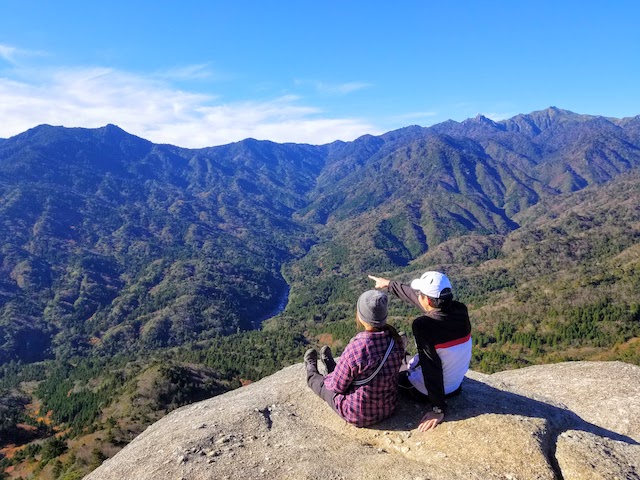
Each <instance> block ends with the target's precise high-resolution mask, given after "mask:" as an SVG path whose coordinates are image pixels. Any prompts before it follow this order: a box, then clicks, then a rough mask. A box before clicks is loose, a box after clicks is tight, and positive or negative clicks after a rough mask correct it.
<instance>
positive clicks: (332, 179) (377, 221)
mask: <svg viewBox="0 0 640 480" xmlns="http://www.w3.org/2000/svg"><path fill="white" fill-rule="evenodd" d="M638 165H640V117H635V118H630V119H622V120H618V119H607V118H603V117H596V116H587V115H578V114H574V113H571V112H568V111H565V110H560V109H557V108H554V107H552V108H549V109H547V110H544V111H540V112H534V113H532V114H529V115H518V116H516V117H514V118H512V119H509V120H506V121H502V122H494V121H492V120H489V119H487V118H486V117H483V116H478V117H476V118H474V119H469V120H466V121H464V122H461V123H457V122H453V121H449V122H445V123H443V124H439V125H436V126H434V127H430V128H420V127H408V128H405V129H401V130H398V131H394V132H390V133H388V134H385V135H382V136H379V137H373V136H364V137H361V138H359V139H357V140H355V141H353V142H334V143H332V144H328V145H322V146H311V145H296V144H276V143H272V142H267V141H255V140H245V141H242V142H238V143H234V144H230V145H226V146H221V147H212V148H205V149H198V150H188V149H182V148H178V147H174V146H170V145H155V144H152V143H150V142H148V141H146V140H143V139H140V138H138V137H135V136H132V135H129V134H127V133H126V132H124V131H122V130H121V129H119V128H118V127H116V126H113V125H108V126H106V127H103V128H100V129H95V130H88V129H66V128H62V127H50V126H40V127H36V128H34V129H32V130H29V131H27V132H25V133H23V134H21V135H18V136H15V137H12V138H10V139H6V140H5V141H3V142H2V144H0V199H1V201H0V205H1V206H0V219H1V221H2V225H3V227H2V229H1V230H0V236H1V237H2V238H0V242H1V244H2V250H1V255H2V257H1V263H0V265H1V273H2V276H1V277H0V282H1V283H0V292H1V295H2V296H1V297H0V299H1V300H0V308H1V310H0V326H1V327H0V328H2V333H3V334H2V335H0V339H2V340H0V342H2V343H0V361H3V362H6V361H9V360H12V359H13V360H22V361H27V362H29V361H35V360H41V359H44V358H50V357H52V356H57V357H60V356H61V355H62V356H73V355H76V354H80V355H83V354H85V353H86V352H87V351H91V350H95V349H98V350H101V351H103V352H105V353H107V352H109V353H113V352H115V351H122V350H127V349H136V348H139V347H140V346H143V347H145V348H164V347H167V346H173V345H179V344H182V343H185V342H188V341H194V340H201V339H205V338H211V337H212V336H215V335H217V334H221V333H222V334H228V333H231V332H235V331H237V330H239V329H240V330H242V329H247V328H251V327H252V326H255V325H257V324H259V322H260V320H261V319H262V318H263V317H264V316H265V312H269V311H272V310H273V309H274V308H276V307H277V305H278V303H279V302H280V301H281V299H282V297H283V295H284V294H285V293H286V291H287V286H286V284H285V282H284V279H283V277H282V275H281V271H282V267H283V265H284V264H290V262H292V261H293V260H295V259H299V258H300V257H303V256H304V255H305V254H307V253H308V252H309V249H310V247H311V246H312V245H315V248H314V249H312V252H311V254H310V255H307V258H305V259H303V260H302V263H301V265H302V266H303V267H305V266H306V265H307V264H309V263H312V264H313V268H314V269H318V268H319V269H320V270H321V271H322V272H324V271H326V270H330V271H331V272H333V273H336V271H337V273H338V274H341V273H343V272H344V273H345V274H347V275H349V274H352V273H363V272H366V271H368V270H371V269H375V270H381V269H382V270H389V269H393V268H395V267H402V266H406V265H407V264H408V263H409V262H411V261H412V260H414V259H415V258H417V257H419V256H420V255H422V254H424V253H425V252H427V251H428V250H429V249H433V248H434V247H436V246H437V245H438V244H440V243H442V242H444V241H446V240H448V239H451V238H454V237H459V236H463V235H468V234H475V235H489V234H501V235H504V234H507V233H509V232H511V231H514V230H516V229H517V228H518V227H519V225H520V223H519V220H518V214H520V213H521V212H523V211H525V210H526V209H527V208H529V207H531V206H533V205H536V204H538V203H539V202H540V201H541V200H542V199H546V198H551V197H554V196H557V195H560V194H566V193H570V192H574V191H577V190H580V189H582V188H584V187H586V186H588V185H598V184H602V183H605V182H607V181H609V180H611V179H612V178H614V177H616V176H617V175H619V174H620V173H622V172H625V171H628V170H631V169H634V168H636V167H637V166H638ZM345 249H346V250H347V251H346V252H345V251H344V250H345ZM318 256H322V257H323V260H322V261H318V260H317V258H316V257H318ZM344 256H346V257H348V260H347V261H342V260H341V259H342V257H344ZM295 268H296V267H295V263H294V267H292V269H293V270H295ZM303 270H304V271H303V273H302V274H300V275H298V274H295V273H292V274H291V276H292V279H291V281H292V282H293V283H294V284H295V282H296V281H298V282H305V281H311V282H312V283H313V282H314V281H319V279H323V278H324V276H323V275H322V274H321V275H315V274H312V273H311V272H309V271H308V269H303ZM310 273H311V275H309V274H310ZM298 277H301V278H298Z"/></svg>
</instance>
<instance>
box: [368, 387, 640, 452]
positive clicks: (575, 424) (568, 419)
mask: <svg viewBox="0 0 640 480" xmlns="http://www.w3.org/2000/svg"><path fill="white" fill-rule="evenodd" d="M550 401H551V400H549V402H550ZM447 403H448V405H449V408H448V414H447V417H446V420H445V421H446V422H457V421H462V420H466V419H469V418H473V417H477V416H480V415H485V414H497V415H519V416H523V417H531V418H540V419H544V420H546V421H547V422H548V425H549V435H550V440H552V442H551V445H555V443H556V442H555V441H556V440H557V437H558V436H559V435H560V434H561V433H562V432H565V431H567V430H579V431H584V432H589V433H593V434H595V435H598V436H601V437H603V438H609V439H611V440H616V441H619V442H624V443H627V444H629V445H640V444H639V443H638V442H637V441H636V440H634V439H633V438H631V437H628V436H626V435H621V434H619V433H616V432H614V431H611V430H608V429H606V428H603V427H600V426H598V425H595V424H593V423H589V422H587V421H586V420H584V419H583V418H581V417H579V416H578V415H576V414H575V413H573V412H572V411H571V410H568V409H567V408H563V407H562V406H558V405H554V404H553V403H547V402H546V401H545V400H544V399H542V397H541V399H540V400H536V399H533V398H530V397H526V396H524V395H518V394H516V393H512V392H508V391H505V390H501V389H499V388H495V387H492V386H491V385H488V384H486V383H483V382H480V381H478V380H473V379H471V378H468V377H467V378H465V379H464V382H463V384H462V393H461V394H460V395H458V396H457V397H454V398H451V399H449V400H448V401H447ZM425 411H426V409H425V405H424V404H420V403H417V402H415V401H412V400H409V399H407V398H404V397H402V396H401V397H400V401H399V403H398V408H397V410H396V412H395V414H394V415H393V416H392V417H390V418H388V419H386V420H384V421H382V422H380V423H377V424H375V425H372V426H371V427H369V428H371V429H376V430H392V431H393V430H395V431H409V430H412V429H415V428H416V427H417V426H418V424H419V423H420V419H421V418H422V416H423V415H424V413H425Z"/></svg>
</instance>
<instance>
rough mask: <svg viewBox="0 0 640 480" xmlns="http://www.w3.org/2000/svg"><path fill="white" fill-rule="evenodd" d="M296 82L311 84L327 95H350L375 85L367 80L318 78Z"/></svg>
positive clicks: (297, 82) (297, 83) (298, 83)
mask: <svg viewBox="0 0 640 480" xmlns="http://www.w3.org/2000/svg"><path fill="white" fill-rule="evenodd" d="M295 83H296V85H310V86H312V87H313V88H314V89H315V90H316V91H317V92H319V93H322V94H325V95H348V94H350V93H353V92H356V91H358V90H362V89H364V88H369V87H371V86H373V85H372V84H371V83H366V82H346V83H326V82H320V81H317V80H296V81H295Z"/></svg>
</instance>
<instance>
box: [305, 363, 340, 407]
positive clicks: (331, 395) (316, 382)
mask: <svg viewBox="0 0 640 480" xmlns="http://www.w3.org/2000/svg"><path fill="white" fill-rule="evenodd" d="M307 385H309V388H310V389H311V390H313V392H314V393H315V394H316V395H318V396H319V397H320V398H321V399H323V400H324V401H325V402H327V403H328V404H329V406H330V407H331V408H332V409H333V410H334V411H335V412H336V413H337V412H338V410H337V409H336V404H335V402H334V399H335V398H336V395H337V393H336V392H334V391H333V390H329V389H328V388H327V387H325V386H324V377H323V376H322V375H321V374H320V373H319V372H318V370H315V371H314V370H313V368H308V369H307Z"/></svg>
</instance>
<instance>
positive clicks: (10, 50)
mask: <svg viewBox="0 0 640 480" xmlns="http://www.w3.org/2000/svg"><path fill="white" fill-rule="evenodd" d="M17 52H18V49H17V48H15V47H11V46H9V45H3V44H0V58H2V59H4V60H6V61H7V62H9V63H13V62H14V57H15V55H16V53H17Z"/></svg>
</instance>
